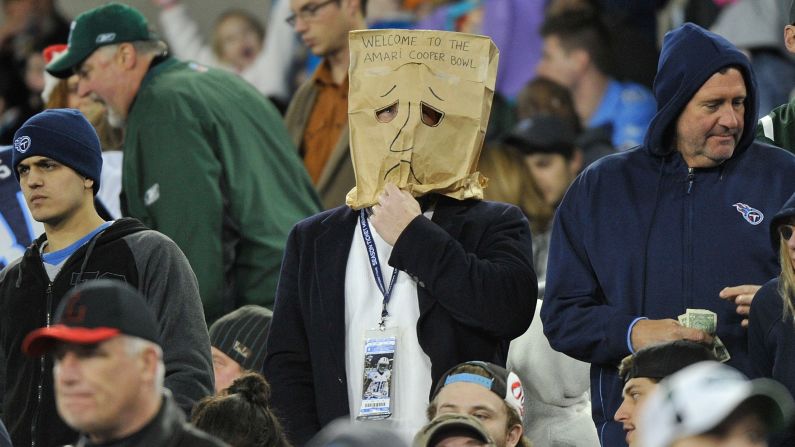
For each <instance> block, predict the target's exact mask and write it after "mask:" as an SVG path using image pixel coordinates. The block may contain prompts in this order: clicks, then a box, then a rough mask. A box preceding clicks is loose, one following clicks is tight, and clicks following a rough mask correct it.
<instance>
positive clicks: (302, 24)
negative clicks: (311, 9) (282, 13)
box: [293, 15, 309, 34]
mask: <svg viewBox="0 0 795 447" xmlns="http://www.w3.org/2000/svg"><path fill="white" fill-rule="evenodd" d="M308 29H309V27H308V26H307V24H306V20H304V19H302V18H301V16H300V15H296V16H295V25H293V30H295V32H296V33H298V34H303V33H305V32H306V31H307V30H308Z"/></svg>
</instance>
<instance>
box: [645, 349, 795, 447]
mask: <svg viewBox="0 0 795 447" xmlns="http://www.w3.org/2000/svg"><path fill="white" fill-rule="evenodd" d="M792 417H793V402H792V397H791V396H790V395H789V393H787V392H786V390H784V387H783V386H781V384H780V383H778V382H776V381H774V380H771V379H756V380H751V381H749V380H748V379H747V378H746V377H745V376H743V375H742V374H741V373H740V372H739V371H737V370H735V369H734V368H732V367H730V366H727V365H724V364H721V363H718V362H700V363H697V364H695V365H691V366H688V367H687V368H685V369H683V370H681V371H679V372H677V373H676V374H674V375H672V376H670V377H668V378H666V379H664V380H663V381H662V382H660V384H659V386H658V387H657V389H656V390H655V391H654V393H653V394H652V395H651V396H649V398H648V400H647V402H646V405H645V406H644V408H643V410H642V411H641V414H640V428H639V429H638V434H639V435H640V441H641V442H640V445H642V446H643V447H723V446H732V447H755V446H758V447H761V446H766V445H767V442H766V441H765V438H766V437H767V436H768V435H769V434H771V433H775V432H777V431H779V430H781V429H783V428H784V427H786V426H787V425H789V424H790V423H791V422H792Z"/></svg>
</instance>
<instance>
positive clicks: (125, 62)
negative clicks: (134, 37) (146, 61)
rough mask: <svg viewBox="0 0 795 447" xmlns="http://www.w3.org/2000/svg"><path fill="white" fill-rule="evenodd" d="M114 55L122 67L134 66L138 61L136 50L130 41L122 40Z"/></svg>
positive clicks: (129, 67)
mask: <svg viewBox="0 0 795 447" xmlns="http://www.w3.org/2000/svg"><path fill="white" fill-rule="evenodd" d="M116 57H117V58H118V60H119V61H120V62H121V65H122V67H124V68H125V69H128V70H129V69H131V68H133V67H135V64H136V63H137V62H138V52H137V51H136V50H135V47H134V46H133V44H131V43H130V42H123V43H121V44H119V50H118V51H117V52H116Z"/></svg>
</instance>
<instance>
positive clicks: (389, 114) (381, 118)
mask: <svg viewBox="0 0 795 447" xmlns="http://www.w3.org/2000/svg"><path fill="white" fill-rule="evenodd" d="M397 114H398V103H397V102H395V103H393V104H391V105H388V106H386V107H384V108H383V109H378V110H376V111H375V119H377V120H378V122H379V123H388V122H390V121H392V120H393V119H395V117H396V116H397Z"/></svg>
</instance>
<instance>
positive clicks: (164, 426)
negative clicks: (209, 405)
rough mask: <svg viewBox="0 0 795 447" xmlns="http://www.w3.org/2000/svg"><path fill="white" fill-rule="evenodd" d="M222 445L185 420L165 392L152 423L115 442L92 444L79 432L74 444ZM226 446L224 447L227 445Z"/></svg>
mask: <svg viewBox="0 0 795 447" xmlns="http://www.w3.org/2000/svg"><path fill="white" fill-rule="evenodd" d="M94 446H97V447H98V446H102V447H144V446H145V447H225V446H227V444H225V443H224V442H223V441H221V440H220V439H217V438H215V437H213V436H210V435H208V434H207V433H205V432H203V431H201V430H199V429H198V428H196V427H194V426H192V425H190V424H189V423H188V422H186V421H185V414H184V413H182V411H181V410H180V409H179V408H178V407H177V406H176V404H175V403H174V400H173V399H171V396H170V395H169V393H166V394H165V395H164V396H163V405H161V406H160V411H158V412H157V415H156V416H155V418H154V419H152V422H150V423H148V424H147V425H146V426H145V427H144V428H142V429H141V430H140V431H138V432H136V433H133V434H132V435H130V436H128V437H126V438H124V439H119V440H118V441H111V442H106V443H103V444H94V443H92V442H91V441H89V439H88V437H86V436H85V435H81V436H80V439H79V440H78V441H77V444H75V445H74V447H94ZM227 447H228V446H227Z"/></svg>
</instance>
